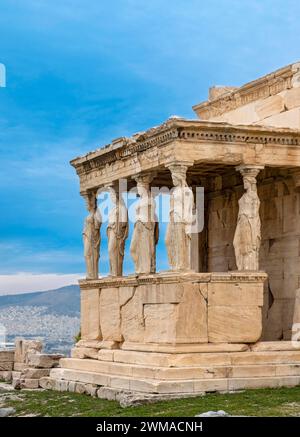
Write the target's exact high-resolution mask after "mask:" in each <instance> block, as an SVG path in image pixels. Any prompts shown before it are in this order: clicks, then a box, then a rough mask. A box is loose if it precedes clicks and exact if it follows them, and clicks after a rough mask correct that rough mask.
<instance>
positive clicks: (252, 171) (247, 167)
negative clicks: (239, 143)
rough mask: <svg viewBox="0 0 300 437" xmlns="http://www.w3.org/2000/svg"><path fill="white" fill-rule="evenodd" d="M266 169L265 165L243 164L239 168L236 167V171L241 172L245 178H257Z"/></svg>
mask: <svg viewBox="0 0 300 437" xmlns="http://www.w3.org/2000/svg"><path fill="white" fill-rule="evenodd" d="M264 168H265V167H264V166H263V165H251V164H242V165H239V166H238V167H235V169H236V171H239V172H240V173H241V175H242V176H243V177H245V176H250V177H253V178H256V176H257V175H258V173H259V172H260V171H261V170H263V169H264Z"/></svg>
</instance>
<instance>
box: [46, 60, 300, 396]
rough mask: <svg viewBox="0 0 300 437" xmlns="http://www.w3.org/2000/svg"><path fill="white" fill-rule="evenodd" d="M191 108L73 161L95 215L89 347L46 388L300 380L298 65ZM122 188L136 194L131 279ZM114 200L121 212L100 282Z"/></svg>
mask: <svg viewBox="0 0 300 437" xmlns="http://www.w3.org/2000/svg"><path fill="white" fill-rule="evenodd" d="M194 110H195V112H196V114H197V116H198V117H199V118H198V119H195V120H186V119H183V118H179V117H172V118H170V119H168V120H167V121H166V122H165V123H163V124H162V125H161V126H158V127H155V128H152V129H149V130H148V131H146V132H142V133H139V134H136V135H134V136H132V137H131V138H118V139H116V140H114V141H112V143H111V144H110V145H108V146H106V147H104V148H100V149H98V150H96V151H93V152H90V153H88V154H87V155H85V156H83V157H79V158H76V159H74V160H73V161H72V162H71V164H72V165H73V167H74V168H75V169H76V172H77V174H78V176H79V179H80V193H81V195H82V196H83V197H84V198H85V200H86V204H87V210H88V215H87V218H86V220H85V224H84V232H83V237H84V256H85V260H86V272H87V274H86V279H83V280H81V281H80V288H81V340H80V341H79V342H78V343H77V344H76V346H75V347H74V349H73V351H72V357H71V358H63V359H61V360H60V366H61V367H60V368H53V369H52V370H51V371H50V376H48V377H44V378H42V379H41V380H40V381H41V385H42V386H44V387H47V388H56V389H65V390H69V389H70V390H73V389H74V387H75V384H79V386H78V387H81V388H80V390H81V392H90V393H91V390H92V391H93V394H96V393H98V395H99V396H100V397H101V396H106V397H110V398H114V397H115V396H117V395H118V393H120V392H123V393H127V394H134V395H136V396H138V395H143V396H145V397H147V396H183V395H195V394H199V393H203V392H207V391H228V390H238V389H243V388H254V387H278V386H294V385H298V384H299V383H300V348H299V347H298V345H299V346H300V343H299V342H298V343H297V341H298V338H300V335H298V332H299V331H300V325H299V323H300V309H299V302H300V300H299V295H300V291H299V287H300V285H299V278H300V131H299V129H300V63H299V64H293V65H289V66H287V67H284V68H282V69H280V70H278V71H276V72H274V73H271V74H268V75H267V76H265V77H262V78H260V79H258V80H255V81H254V82H250V83H248V84H246V85H244V86H242V87H240V88H235V87H215V88H212V89H211V90H210V93H209V99H208V101H207V102H204V103H201V104H199V105H196V106H194ZM124 181H125V185H126V189H127V190H131V189H132V188H133V187H136V188H137V192H138V196H139V197H138V199H139V200H138V203H137V205H136V221H135V224H134V229H133V233H132V237H131V241H130V254H131V256H132V259H133V261H134V265H135V274H130V275H125V274H123V262H124V253H125V250H124V247H125V242H126V239H127V238H128V214H127V210H126V204H125V202H124V200H123V199H124V190H123V189H122V187H123V186H124ZM153 187H158V188H161V187H167V188H168V189H169V190H171V191H170V197H169V201H170V216H169V222H168V225H167V231H166V236H165V244H166V252H167V254H168V260H169V265H170V270H169V271H156V244H157V242H158V239H159V231H160V229H159V227H160V226H159V225H160V223H159V222H158V221H157V220H156V209H155V208H156V202H155V195H154V194H153V190H152V188H153ZM199 187H204V207H203V217H204V218H203V221H204V225H203V227H199V226H198V228H199V229H198V232H195V226H194V225H195V210H196V209H197V208H198V207H199V205H197V202H196V199H197V189H198V188H199ZM103 191H107V192H109V193H110V195H111V200H112V205H113V206H112V210H111V213H110V215H109V219H108V225H107V235H108V247H107V249H102V250H103V251H104V252H103V253H108V256H109V260H110V275H108V276H107V277H102V278H100V277H99V275H98V265H99V264H98V263H99V262H100V263H101V256H102V252H101V253H100V246H101V245H100V228H101V226H102V225H103V217H101V214H100V211H99V208H98V207H97V206H98V205H97V202H98V195H99V193H100V192H103ZM196 216H197V214H196ZM196 228H197V226H196ZM78 390H79V389H78Z"/></svg>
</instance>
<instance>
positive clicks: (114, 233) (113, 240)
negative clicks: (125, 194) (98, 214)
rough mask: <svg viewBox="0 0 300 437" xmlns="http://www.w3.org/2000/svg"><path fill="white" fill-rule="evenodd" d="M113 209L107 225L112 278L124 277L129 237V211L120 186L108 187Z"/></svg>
mask: <svg viewBox="0 0 300 437" xmlns="http://www.w3.org/2000/svg"><path fill="white" fill-rule="evenodd" d="M107 188H108V191H109V193H110V199H111V201H112V204H113V207H112V209H111V210H110V212H109V216H108V224H107V231H106V232H107V238H108V255H109V266H110V275H111V276H122V274H123V260H124V250H125V240H126V238H127V236H128V211H127V208H126V206H125V203H124V200H123V198H122V193H120V192H119V187H118V184H114V185H110V186H108V187H107Z"/></svg>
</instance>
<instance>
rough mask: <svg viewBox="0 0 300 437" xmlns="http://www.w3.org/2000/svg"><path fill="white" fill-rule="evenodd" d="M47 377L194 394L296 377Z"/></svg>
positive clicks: (59, 372)
mask: <svg viewBox="0 0 300 437" xmlns="http://www.w3.org/2000/svg"><path fill="white" fill-rule="evenodd" d="M50 378H51V379H53V380H56V381H61V380H65V381H73V382H81V383H85V384H93V385H97V386H104V387H109V388H113V389H117V390H129V391H132V392H143V393H159V394H166V393H182V395H185V394H195V393H199V394H200V393H205V392H212V391H232V390H233V391H234V390H241V389H246V388H266V387H270V388H275V387H292V386H296V385H299V383H300V376H271V377H252V378H250V377H244V378H216V379H202V378H199V379H194V380H189V379H185V380H181V381H178V380H170V381H158V380H153V379H145V378H132V377H125V376H114V375H105V374H101V373H95V372H87V371H79V370H72V369H61V368H56V369H52V370H51V373H50Z"/></svg>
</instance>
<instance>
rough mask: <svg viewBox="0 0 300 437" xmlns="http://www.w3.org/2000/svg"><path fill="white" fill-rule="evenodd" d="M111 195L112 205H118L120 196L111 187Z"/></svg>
mask: <svg viewBox="0 0 300 437" xmlns="http://www.w3.org/2000/svg"><path fill="white" fill-rule="evenodd" d="M109 194H110V200H111V201H112V203H113V204H114V205H116V204H117V202H118V195H117V192H116V190H115V189H114V187H112V186H111V187H109Z"/></svg>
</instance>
